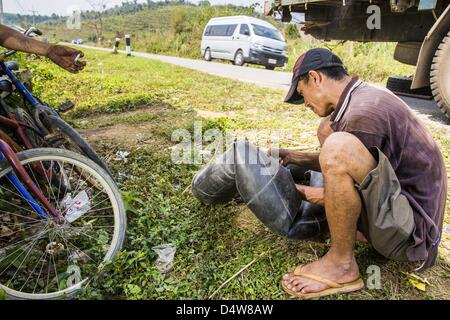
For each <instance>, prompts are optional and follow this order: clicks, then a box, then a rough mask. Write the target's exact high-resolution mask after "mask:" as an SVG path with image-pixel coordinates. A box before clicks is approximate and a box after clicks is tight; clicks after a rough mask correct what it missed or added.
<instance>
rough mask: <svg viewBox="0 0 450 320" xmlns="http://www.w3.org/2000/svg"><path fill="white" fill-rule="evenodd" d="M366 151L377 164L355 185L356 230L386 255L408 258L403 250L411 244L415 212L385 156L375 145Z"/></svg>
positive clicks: (396, 258)
mask: <svg viewBox="0 0 450 320" xmlns="http://www.w3.org/2000/svg"><path fill="white" fill-rule="evenodd" d="M369 151H370V152H371V153H372V155H373V156H374V158H375V160H377V162H378V165H377V167H376V168H375V169H373V170H372V171H370V172H369V174H368V175H367V176H366V177H365V179H364V181H363V182H362V183H361V184H360V185H359V184H356V185H355V186H356V188H357V190H358V191H359V193H360V196H361V200H362V212H361V216H360V218H359V221H358V230H359V231H361V232H362V233H363V234H364V236H365V237H366V238H367V240H368V241H369V243H370V244H371V245H372V246H373V247H374V249H375V250H376V251H378V252H379V253H380V254H381V255H383V256H384V257H386V258H389V259H393V260H399V261H408V258H407V256H406V249H407V248H408V247H409V246H410V245H411V244H412V241H413V238H412V232H413V230H414V215H413V210H412V208H411V206H410V205H409V202H408V199H407V198H406V197H405V196H404V195H403V194H401V193H400V192H401V187H400V183H399V181H398V179H397V176H396V175H395V171H394V169H393V168H392V166H391V164H390V162H389V160H388V158H387V157H386V156H385V155H384V153H383V152H381V151H380V150H379V149H378V148H376V147H372V148H370V149H369Z"/></svg>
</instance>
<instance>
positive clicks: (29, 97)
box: [0, 53, 59, 116]
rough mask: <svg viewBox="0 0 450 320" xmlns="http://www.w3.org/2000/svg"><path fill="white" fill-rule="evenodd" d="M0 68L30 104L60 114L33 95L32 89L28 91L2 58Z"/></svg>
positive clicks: (53, 113)
mask: <svg viewBox="0 0 450 320" xmlns="http://www.w3.org/2000/svg"><path fill="white" fill-rule="evenodd" d="M11 54H12V53H11ZM11 54H8V55H7V56H10V55H11ZM0 68H1V69H2V71H3V73H4V74H6V75H7V76H8V78H9V79H10V80H11V82H12V84H13V85H14V86H15V87H16V89H17V90H18V91H19V92H20V94H21V95H22V96H23V97H24V98H25V100H26V101H27V102H28V103H29V104H31V106H32V107H33V108H38V109H42V110H45V111H49V112H50V113H51V114H52V115H56V116H59V114H58V112H56V111H55V110H54V109H52V108H50V107H49V106H46V105H44V104H41V103H39V101H38V100H37V99H36V98H35V97H34V96H33V94H32V93H31V92H30V91H28V89H27V88H26V87H25V86H24V85H23V84H22V82H20V80H19V79H18V78H17V77H16V75H15V74H14V73H13V72H12V71H11V70H9V68H8V67H7V66H6V64H5V63H4V62H3V61H1V60H0Z"/></svg>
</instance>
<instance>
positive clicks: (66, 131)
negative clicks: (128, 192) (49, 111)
mask: <svg viewBox="0 0 450 320" xmlns="http://www.w3.org/2000/svg"><path fill="white" fill-rule="evenodd" d="M44 123H45V125H46V127H47V128H49V129H50V132H51V133H50V135H52V134H55V133H58V132H59V133H61V134H63V135H64V136H65V137H66V138H68V139H69V140H70V141H71V142H73V144H74V145H72V146H71V147H70V148H66V149H69V150H72V151H75V152H77V153H80V154H83V155H85V156H86V157H88V158H89V159H91V160H92V161H94V162H95V163H96V164H98V165H99V166H100V167H102V168H103V169H104V170H105V171H106V172H107V173H108V174H109V175H110V176H111V177H113V175H112V173H111V171H110V170H109V168H108V166H107V165H106V163H105V162H104V161H103V160H102V159H101V158H100V156H99V155H98V154H97V152H95V150H94V149H93V148H92V147H91V145H90V144H89V143H88V142H87V141H86V140H85V139H84V138H83V137H82V136H81V135H80V134H79V133H78V132H77V131H76V130H75V129H74V128H72V127H71V126H70V125H69V124H68V123H67V122H65V121H64V120H63V119H62V118H60V117H58V116H53V115H47V116H46V117H45V118H44ZM59 143H61V142H60V141H59V142H58V143H57V144H54V143H52V142H50V144H51V146H52V147H56V148H59V147H60V146H61V145H60V144H59ZM74 147H75V148H74Z"/></svg>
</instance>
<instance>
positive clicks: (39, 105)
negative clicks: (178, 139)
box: [0, 27, 112, 176]
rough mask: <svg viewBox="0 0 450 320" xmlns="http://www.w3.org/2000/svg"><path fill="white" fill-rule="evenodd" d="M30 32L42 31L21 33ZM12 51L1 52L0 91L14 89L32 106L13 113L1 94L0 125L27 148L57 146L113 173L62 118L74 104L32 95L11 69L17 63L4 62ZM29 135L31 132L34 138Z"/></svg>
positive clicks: (4, 91)
mask: <svg viewBox="0 0 450 320" xmlns="http://www.w3.org/2000/svg"><path fill="white" fill-rule="evenodd" d="M31 33H34V34H37V35H42V32H41V31H40V30H39V29H37V28H35V27H31V28H28V29H27V30H26V31H25V32H24V34H25V35H28V36H30V35H31ZM15 53H16V51H15V50H9V51H6V52H3V53H1V54H0V70H1V73H2V74H0V75H4V76H6V77H7V79H1V80H0V92H1V93H6V94H9V93H12V92H13V90H14V88H15V89H16V90H17V91H18V92H19V94H20V95H21V96H22V97H23V98H24V101H25V102H26V103H27V104H28V106H29V107H31V110H32V111H31V112H30V113H28V112H26V110H24V109H22V108H17V109H16V110H15V112H14V114H13V113H12V112H11V111H10V108H9V106H7V104H6V103H5V101H4V100H3V98H2V97H0V107H1V110H2V111H3V113H4V114H5V116H4V117H3V118H1V117H0V124H2V125H6V126H10V127H12V128H13V129H14V130H15V131H16V133H17V136H18V137H19V139H20V140H22V142H23V143H24V145H25V147H26V148H27V149H30V148H37V147H56V148H65V149H69V150H73V151H75V152H78V153H80V154H83V155H85V156H87V157H88V158H89V159H91V160H93V161H94V162H95V163H97V164H98V165H99V166H100V167H102V168H103V169H105V171H106V172H107V173H108V174H109V175H111V176H112V173H111V172H110V170H109V168H108V166H107V165H106V164H105V163H104V162H103V160H102V159H101V158H100V157H99V156H98V154H97V153H96V152H95V150H94V149H93V148H92V147H91V146H90V145H89V143H88V142H87V141H86V140H84V139H83V137H81V135H80V134H79V133H78V132H77V131H76V130H75V129H73V128H72V127H71V126H70V125H69V124H68V123H66V122H65V121H64V120H63V119H62V118H61V116H60V113H63V112H67V111H69V110H70V109H72V108H73V107H74V104H73V103H72V102H70V101H69V102H66V103H63V104H62V105H61V106H59V107H58V108H57V109H56V110H55V109H53V108H51V107H49V105H47V104H46V103H44V102H43V101H42V100H41V99H39V97H37V96H35V95H33V94H32V93H31V92H30V90H29V89H28V88H26V86H25V85H24V84H23V83H22V82H21V81H20V80H19V79H18V78H17V77H16V75H15V74H14V72H13V71H15V70H17V69H18V65H17V63H13V62H11V61H9V62H6V63H5V62H4V60H5V59H6V58H8V57H10V56H12V55H14V54H15ZM5 117H6V118H9V120H11V121H5ZM15 120H16V124H19V125H20V126H21V127H22V129H21V130H22V131H24V132H22V133H21V132H20V131H21V130H20V129H19V130H18V129H17V128H16V127H17V126H16V124H14V123H13V122H14V121H15ZM23 134H25V135H27V136H28V139H24V135H23ZM29 135H33V137H34V138H33V137H30V136H29ZM0 137H1V138H3V139H4V140H7V141H8V143H9V144H10V145H11V146H12V147H13V149H17V145H15V144H14V143H13V142H11V141H10V140H8V138H6V137H5V135H4V134H3V135H1V133H0ZM26 140H28V141H26ZM16 151H18V150H16Z"/></svg>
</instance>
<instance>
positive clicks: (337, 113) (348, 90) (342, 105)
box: [330, 76, 363, 122]
mask: <svg viewBox="0 0 450 320" xmlns="http://www.w3.org/2000/svg"><path fill="white" fill-rule="evenodd" d="M361 83H363V81H362V80H360V79H359V78H358V77H357V76H355V77H353V78H352V79H351V80H350V82H349V83H348V84H347V86H346V87H345V89H344V91H343V92H342V94H341V96H340V98H339V102H338V104H337V106H336V109H334V111H333V113H332V114H331V118H330V120H331V121H333V122H337V121H339V120H341V118H342V115H343V114H344V112H345V110H346V109H347V106H348V102H349V101H350V96H351V95H352V93H353V91H354V90H355V89H356V88H358V87H359V86H360V85H361Z"/></svg>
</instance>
